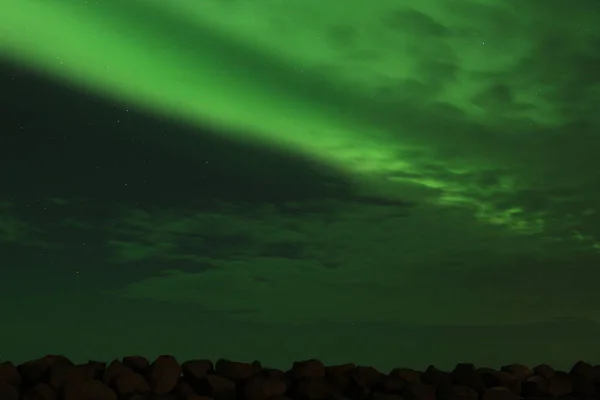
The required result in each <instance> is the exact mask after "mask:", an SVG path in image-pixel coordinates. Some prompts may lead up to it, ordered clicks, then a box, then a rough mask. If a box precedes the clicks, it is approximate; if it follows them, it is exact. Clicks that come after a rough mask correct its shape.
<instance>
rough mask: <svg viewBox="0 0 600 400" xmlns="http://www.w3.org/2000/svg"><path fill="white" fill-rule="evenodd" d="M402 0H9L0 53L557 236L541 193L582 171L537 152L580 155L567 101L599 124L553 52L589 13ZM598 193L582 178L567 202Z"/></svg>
mask: <svg viewBox="0 0 600 400" xmlns="http://www.w3.org/2000/svg"><path fill="white" fill-rule="evenodd" d="M401 3H402V4H403V5H398V4H399V2H398V1H395V0H382V1H379V2H377V4H376V5H374V4H373V3H372V2H363V1H358V0H356V1H350V2H348V1H345V2H326V3H324V2H323V1H316V0H303V1H301V2H300V1H288V2H273V1H267V0H263V1H253V2H248V1H216V0H209V1H197V0H178V1H175V2H165V1H158V0H151V1H149V0H146V1H141V0H129V1H127V2H123V1H103V2H95V1H85V2H84V1H80V2H72V1H66V0H55V1H52V2H48V1H33V0H19V1H17V0H8V1H4V2H3V4H2V6H0V55H2V56H3V57H4V58H7V59H9V60H12V61H18V62H22V63H25V64H27V65H28V66H30V67H32V68H35V69H38V70H40V71H42V72H44V73H48V74H50V75H52V76H55V77H60V78H62V79H64V80H65V81H67V82H69V83H72V84H73V85H76V86H79V87H82V88H86V89H87V90H90V91H93V92H97V93H100V94H102V95H104V96H107V97H111V98H118V99H119V100H125V101H128V102H131V103H133V104H136V105H138V106H140V107H144V108H147V109H152V110H155V111H157V112H160V113H162V114H164V115H166V116H170V117H174V118H178V119H181V120H183V121H186V122H189V123H192V124H198V125H199V126H206V125H207V124H210V125H213V126H215V127H217V128H219V131H220V132H222V134H224V135H231V136H232V137H234V138H236V139H239V140H251V141H255V142H262V143H264V144H265V145H268V146H276V147H278V148H281V149H282V150H283V149H285V150H286V151H289V150H291V151H293V152H297V153H300V154H302V155H304V156H307V157H312V158H315V159H316V160H319V161H324V162H326V163H328V164H329V165H330V166H331V167H333V168H336V169H340V170H342V171H344V172H345V173H347V174H348V175H349V177H350V178H353V179H355V180H356V181H357V183H359V184H360V185H359V186H360V187H362V189H363V190H365V191H376V192H377V193H378V194H380V195H384V196H390V197H394V198H395V197H397V198H402V199H412V200H416V201H422V202H429V203H432V204H436V205H438V206H459V207H465V208H467V209H470V210H472V214H473V216H474V217H475V218H477V219H478V220H480V221H482V222H485V223H490V224H495V225H501V226H504V227H506V228H508V229H510V230H512V231H514V232H518V233H522V234H544V235H547V236H555V237H556V236H559V234H558V233H556V232H558V231H561V233H560V235H564V234H565V233H564V232H562V231H563V230H564V229H565V227H564V226H563V225H564V224H562V222H561V218H562V217H561V214H560V212H561V211H560V206H557V204H559V202H560V199H559V198H557V197H555V196H554V195H553V194H552V193H555V192H556V191H558V192H560V188H562V187H563V186H564V185H570V184H577V185H585V184H586V183H589V182H588V180H589V179H591V178H590V177H585V176H581V174H579V172H575V171H576V170H575V168H573V169H572V170H570V169H569V166H566V167H564V168H560V169H559V168H556V167H555V166H551V167H549V166H548V162H549V160H551V159H552V157H553V156H554V155H557V154H561V153H563V152H567V153H568V152H577V151H579V154H578V157H583V158H586V157H587V158H590V159H591V153H590V150H589V148H590V146H589V143H588V144H587V145H582V146H584V147H582V148H581V149H579V148H578V147H577V144H575V143H572V142H570V141H569V142H568V143H566V146H567V147H565V143H564V140H563V136H564V133H562V132H561V129H566V127H569V126H570V125H571V124H574V123H576V122H581V118H582V115H585V119H586V122H587V124H588V125H587V126H596V127H597V126H598V125H597V124H598V117H597V116H596V115H590V113H589V112H587V111H589V110H588V107H589V106H588V104H590V101H591V100H593V99H597V97H598V93H600V89H599V88H600V86H599V85H598V83H597V81H590V80H589V79H588V80H586V78H585V77H586V76H589V74H588V75H586V74H585V72H586V71H575V70H573V69H570V68H571V67H570V65H571V64H569V62H570V61H568V60H570V59H573V57H570V56H569V55H568V54H570V55H575V56H577V57H580V58H581V57H583V56H584V55H586V54H588V53H589V52H590V51H592V50H593V48H594V43H595V42H594V38H597V35H598V32H597V28H595V25H594V24H593V22H594V18H595V17H596V15H595V14H594V13H591V12H588V11H586V10H584V8H581V9H579V10H570V9H567V8H566V6H565V7H563V6H561V5H560V3H559V2H556V1H554V2H553V1H550V3H552V6H551V7H550V6H548V7H545V10H546V11H545V13H538V12H536V10H537V7H538V6H537V5H536V4H537V3H536V2H535V1H529V2H527V1H525V2H523V1H521V2H511V1H505V0H479V1H477V0H462V1H447V2H442V1H436V0H415V1H405V2H401ZM563 3H566V2H563ZM561 16H562V18H559V17H561ZM559 39H560V40H559ZM559 49H560V50H559ZM562 49H564V52H563V51H562ZM567 49H568V52H569V53H568V54H563V53H565V52H567ZM578 68H580V67H578ZM574 88H578V91H577V92H576V93H577V95H576V96H575V95H574V90H575V89H574ZM580 159H581V158H580ZM554 168H556V169H554ZM550 177H551V178H550ZM555 189H556V190H555ZM545 192H548V193H549V194H548V195H546V194H544V193H545ZM532 193H533V194H535V195H537V196H538V197H540V198H544V199H545V200H544V201H543V204H541V205H540V204H538V203H540V202H539V201H538V202H536V201H533V202H529V201H528V199H529V198H530V195H531V194H532ZM597 197H598V196H597V194H595V193H594V194H591V193H590V194H589V195H586V194H581V195H580V199H579V204H580V211H579V212H580V215H579V216H577V215H576V216H575V217H574V218H583V213H584V212H586V210H587V212H588V213H589V212H590V210H591V212H592V213H595V212H596V210H595V208H594V204H596V200H598V198H597ZM568 235H569V236H571V237H572V236H573V235H574V233H568ZM580 237H584V238H586V239H585V240H586V245H588V246H590V247H594V246H598V244H597V241H598V239H597V238H596V237H595V235H594V234H592V233H591V232H586V233H582V234H580Z"/></svg>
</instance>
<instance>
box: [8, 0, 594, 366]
mask: <svg viewBox="0 0 600 400" xmlns="http://www.w3.org/2000/svg"><path fill="white" fill-rule="evenodd" d="M400 3H401V4H402V5H399V4H400ZM598 20H600V8H599V7H598V5H597V3H596V2H594V1H592V0H580V1H577V2H576V3H573V2H567V1H563V0H544V1H542V0H526V1H516V0H508V1H507V0H448V1H440V0H411V1H405V2H398V1H392V0H381V1H378V2H376V4H375V3H374V2H363V1H358V0H351V1H344V2H342V1H339V2H333V1H328V2H324V1H322V0H320V1H317V0H303V1H299V0H289V1H274V0H255V1H242V0H237V1H234V0H229V1H217V0H202V1H198V0H177V1H171V2H167V1H159V0H144V1H142V0H127V1H89V0H88V1H78V2H75V1H72V0H54V1H52V2H47V1H37V0H19V1H18V0H6V1H4V2H2V3H1V4H0V57H1V59H2V61H3V63H4V64H3V65H4V69H3V73H2V77H1V79H2V81H1V86H0V88H2V89H1V90H2V93H1V94H0V95H1V96H2V103H1V104H2V107H3V111H1V112H0V118H1V122H2V126H1V128H2V130H3V132H8V134H6V133H4V134H3V137H2V139H0V140H1V141H0V151H2V152H3V153H2V154H3V156H2V158H0V182H4V183H3V185H2V186H0V199H1V200H2V202H1V205H0V250H1V249H4V250H2V252H0V254H4V256H0V263H1V264H2V265H9V267H8V269H5V271H8V272H4V274H5V278H6V279H3V280H2V283H1V284H0V285H2V288H3V289H4V290H5V293H9V294H10V296H9V297H7V300H6V301H7V304H9V303H12V302H15V303H18V304H21V303H22V304H23V305H22V307H23V308H24V309H27V310H29V311H28V313H32V312H33V310H34V309H36V307H38V306H40V305H42V304H46V306H48V307H50V308H51V309H52V310H54V311H52V312H51V313H50V314H52V315H53V316H52V317H48V318H52V319H53V320H56V321H69V322H65V324H71V325H69V326H70V328H69V331H77V330H82V331H86V329H87V330H89V331H90V332H104V331H102V329H101V328H99V327H98V326H96V325H94V324H96V323H99V324H100V322H97V321H96V320H95V319H93V318H92V316H93V317H94V318H99V320H103V321H109V320H117V321H122V322H120V323H121V324H123V325H125V324H126V323H127V322H128V321H134V322H135V323H136V324H141V325H143V326H151V325H152V324H156V323H157V322H156V321H159V320H161V318H162V319H168V320H169V321H171V322H170V323H172V324H173V325H174V326H188V328H189V329H190V332H192V331H194V330H195V329H196V330H197V329H200V327H202V329H206V328H205V326H207V325H210V326H216V328H214V329H215V331H214V332H212V331H211V332H212V333H211V334H213V335H214V336H215V337H217V338H224V337H228V336H227V334H225V333H223V332H225V331H227V332H229V331H233V330H235V331H244V332H248V333H247V335H248V338H249V339H248V341H249V342H251V343H252V344H248V343H245V346H246V348H250V347H252V346H255V349H257V350H256V351H250V350H244V351H242V350H240V349H237V350H228V349H227V346H226V345H225V340H224V341H223V342H219V343H222V344H219V345H218V346H216V348H219V349H220V350H221V352H220V354H216V353H215V354H211V355H210V356H212V357H217V356H221V355H223V356H230V357H231V358H244V357H251V355H253V357H254V358H261V359H265V360H266V361H267V362H268V361H269V360H272V362H273V363H278V362H290V361H291V358H290V357H294V358H303V357H304V356H306V357H312V356H316V357H323V358H327V357H329V358H330V359H331V360H332V362H337V361H344V360H342V359H343V358H344V357H347V358H348V359H351V360H352V359H355V358H361V357H362V362H364V363H372V364H374V365H386V366H388V365H392V364H394V361H393V360H392V359H391V358H386V357H391V356H390V355H387V354H386V352H385V351H384V350H382V349H383V347H382V349H379V347H378V343H387V342H386V341H388V342H389V341H393V340H394V337H397V336H402V335H403V333H402V332H404V334H405V335H406V336H407V337H413V338H414V340H417V338H423V337H427V345H428V346H431V348H435V349H436V351H437V353H439V354H441V355H440V356H439V357H440V358H439V359H438V362H439V363H445V362H450V363H451V361H452V360H453V359H454V360H455V361H458V360H456V358H457V357H460V354H465V357H467V358H469V357H470V358H473V357H474V356H475V355H477V356H478V357H481V358H480V360H475V361H481V362H486V361H487V360H490V362H496V360H501V359H502V357H508V358H509V360H507V361H511V360H512V361H520V360H515V359H516V358H518V357H520V355H523V357H525V358H528V359H531V360H534V359H536V357H538V358H539V357H541V355H540V354H543V353H541V352H542V351H543V348H544V346H547V344H542V343H541V342H536V340H535V338H536V337H538V335H537V334H534V333H533V332H537V331H536V329H539V330H540V331H543V332H547V339H544V340H548V341H550V342H551V343H560V346H562V347H563V348H564V350H560V351H557V353H556V354H553V355H552V356H551V357H554V359H550V360H540V362H541V361H549V362H557V363H561V362H565V363H569V362H571V361H572V360H571V359H569V358H568V357H569V356H570V355H571V354H572V356H573V357H575V358H577V357H579V358H582V357H584V356H585V355H586V354H584V355H581V354H575V352H577V351H579V352H583V351H588V347H586V346H588V342H587V340H588V339H586V337H587V336H585V335H584V334H583V333H580V331H581V330H583V328H579V327H580V326H584V327H585V330H586V332H588V331H589V332H590V333H589V335H590V337H592V336H593V334H592V333H591V332H595V333H594V334H596V335H597V332H598V331H600V328H599V327H598V324H600V318H598V311H599V310H600V294H598V291H597V283H596V282H597V281H598V280H599V279H600V272H598V266H599V265H600V228H599V227H600V216H599V214H598V204H600V157H598V154H599V151H600V134H599V133H598V132H600V119H599V117H598V113H597V112H596V109H597V107H598V104H600V78H599V75H598V71H599V70H600V52H599V51H598V50H599V49H600V28H599V27H598V24H597V21H598ZM4 88H6V89H4ZM6 149H14V151H13V150H11V151H9V152H7V151H6ZM34 255H35V256H34ZM32 277H37V278H35V279H36V280H39V283H35V282H33V283H32V282H31V279H32ZM15 282H17V284H15ZM42 282H44V283H45V282H52V284H51V285H48V286H46V285H45V284H42ZM30 284H31V285H33V286H34V287H36V288H37V290H38V291H39V293H43V294H40V298H39V299H37V300H36V299H34V298H30V297H28V295H23V293H24V292H23V291H19V290H18V289H19V288H22V287H24V286H28V285H30ZM61 285H63V286H61ZM51 287H55V289H51ZM25 293H27V292H25ZM9 299H11V300H9ZM274 299H276V300H274ZM3 301H4V300H3ZM90 309H93V310H96V311H94V312H90ZM20 310H21V308H19V307H15V308H14V310H13V309H11V311H9V312H8V314H7V316H6V318H7V319H8V320H9V321H10V322H11V326H14V327H15V328H14V330H13V331H10V332H8V333H6V334H7V335H12V334H15V335H16V333H14V332H21V331H23V330H26V331H28V332H29V331H31V330H35V327H36V325H35V324H36V322H31V321H30V320H27V321H24V320H22V315H23V313H22V311H20ZM99 310H101V311H99ZM127 310H128V311H127ZM127 313H130V314H127ZM92 314H93V315H92ZM98 315H101V316H102V317H97V316H98ZM126 315H127V316H126ZM133 316H135V317H133ZM94 321H96V322H94ZM190 321H193V322H190ZM39 323H40V324H41V322H39ZM267 326H268V328H265V327H267ZM221 327H223V328H221ZM225 327H227V328H225ZM490 327H493V328H490ZM574 327H577V328H574ZM57 329H58V328H57ZM124 329H126V328H124ZM157 329H158V330H159V331H160V328H157ZM219 329H222V331H219ZM481 329H483V330H485V332H488V331H487V330H493V331H494V332H500V331H502V332H504V330H509V331H510V330H512V331H510V332H512V333H511V334H508V335H509V336H511V335H512V337H513V338H514V336H515V335H516V336H519V337H521V338H523V339H522V340H523V343H521V342H519V343H517V344H511V346H513V347H511V348H510V349H508V350H507V348H506V346H508V344H505V343H503V342H502V340H503V339H502V338H501V337H494V336H493V334H491V333H489V332H488V333H486V335H488V336H489V337H490V338H491V339H489V340H491V341H492V342H493V343H495V344H494V345H490V344H489V343H487V344H486V343H484V342H485V341H484V342H482V343H481V346H483V347H486V346H491V347H493V349H488V350H487V351H488V352H487V353H485V354H484V353H482V352H481V351H480V350H474V348H470V347H469V346H470V343H471V344H472V343H476V340H474V339H473V338H472V337H471V336H469V335H475V336H478V337H480V336H481V335H483V334H481V333H474V332H480V331H479V330H481ZM303 330H304V331H303ZM315 330H319V331H321V330H322V331H323V332H327V333H326V334H324V335H321V336H319V338H320V339H316V338H313V337H312V336H311V333H310V332H314V331H315ZM265 331H269V332H278V333H277V335H278V337H280V338H281V339H280V341H281V343H280V344H279V346H280V347H281V349H283V350H281V351H280V352H279V353H277V355H274V354H270V353H269V351H268V350H265V349H266V348H267V347H268V346H267V345H268V342H269V340H272V338H270V339H268V340H266V339H265V338H264V337H263V336H262V335H263V333H264V332H265ZM450 331H451V332H454V333H448V332H450ZM11 332H13V333H11ZM57 332H58V331H57ZM216 332H218V333H216ZM299 332H304V333H303V334H302V335H301V334H300V333H299ZM407 332H410V333H407ZM422 332H433V333H429V334H428V335H429V336H428V335H425V336H424V335H423V334H422ZM456 332H459V333H456ZM515 332H517V333H515ZM552 332H554V333H552ZM565 332H569V333H568V334H565ZM575 332H579V333H578V334H580V335H583V336H585V337H583V336H582V337H578V336H576V333H575ZM105 334H106V333H105ZM162 334H164V335H167V336H168V334H167V333H164V332H163V333H162ZM190 334H191V333H190ZM19 335H20V334H19ZM90 335H92V336H94V335H93V334H91V333H90ZM132 335H133V333H132V334H126V335H125V336H127V337H129V339H124V341H123V344H122V345H120V346H121V347H119V349H118V351H117V350H114V351H115V352H116V353H122V354H125V353H128V352H129V351H128V348H132V349H133V350H132V351H134V352H135V351H139V352H151V351H156V352H160V351H163V352H180V354H181V355H182V357H184V358H185V357H188V358H189V357H192V356H194V355H193V354H191V355H186V354H187V352H188V348H187V347H186V344H185V341H181V343H178V344H177V346H180V347H177V348H176V349H170V348H169V347H168V346H167V347H165V348H164V349H163V348H160V349H156V350H154V348H153V347H152V346H153V344H152V343H153V342H152V341H151V339H150V338H154V339H155V341H156V340H158V339H156V337H155V336H152V335H150V336H149V338H148V340H147V342H144V345H143V346H142V345H140V347H139V348H136V347H135V346H136V343H137V342H136V341H135V340H134V339H131V338H132V337H133V336H132ZM156 335H159V332H157V333H156ZM207 335H210V334H208V333H207ZM411 335H412V336H411ZM498 335H500V334H498ZM528 335H529V336H530V337H531V338H534V339H526V337H529V336H528ZM553 335H555V336H553ZM59 336H60V335H59V333H56V337H59ZM130 336H131V337H130ZM159 336H160V335H159ZM365 336H369V337H372V338H373V339H372V340H373V342H374V343H373V344H366V345H365V347H364V348H363V347H361V348H360V349H355V350H351V351H347V350H346V351H345V350H343V349H341V348H340V349H335V350H330V347H331V346H334V345H335V343H338V339H336V338H339V337H342V339H339V343H345V344H344V345H347V346H349V347H355V345H351V343H355V342H356V341H357V340H360V339H359V338H364V337H365ZM23 337H26V335H23ZM449 337H452V338H454V339H452V340H448V338H449ZM467 337H469V339H465V338H467ZM492 337H493V338H492ZM214 340H217V339H214ZM303 340H305V341H306V343H311V344H310V345H309V344H306V345H305V346H304V347H306V348H307V349H308V350H307V351H306V352H305V353H303V352H302V351H300V350H298V349H301V348H303V345H301V343H303ZM319 340H320V341H319ZM528 340H529V342H527V341H528ZM57 342H60V340H59V339H57ZM100 342H102V341H101V340H100ZM458 342H460V343H462V344H456V343H458ZM525 342H527V343H526V344H525ZM71 343H73V341H71ZM82 343H83V342H82ZM332 343H333V344H332ZM507 343H508V341H507ZM511 343H513V342H512V341H511ZM51 345H52V342H51V341H49V342H48V343H47V344H46V347H49V346H51ZM129 345H130V346H131V347H128V346H129ZM23 346H25V345H23ZM63 346H64V351H65V352H72V353H73V354H74V358H77V357H85V356H88V354H89V355H90V356H91V355H93V354H96V353H94V352H93V351H92V350H89V349H86V350H85V351H82V350H81V349H82V348H85V346H84V345H83V344H81V345H72V346H71V345H69V344H67V342H65V344H64V345H63ZM77 346H82V347H77ZM107 346H108V345H107ZM189 346H190V348H194V346H193V345H189ZM239 346H242V344H240V345H239ZM265 346H267V347H265ZM340 346H341V345H340ZM461 346H462V347H461ZM472 346H476V344H472ZM536 346H539V349H538V347H536ZM578 346H579V347H578ZM109 347H110V346H109ZM109 347H106V346H105V347H103V345H98V348H102V349H104V350H102V351H103V352H104V353H106V352H110V351H113V350H112V348H109ZM234 347H235V346H234ZM240 348H241V347H240ZM459 348H460V349H461V351H463V350H464V352H463V353H460V352H459V351H458V350H456V352H455V353H453V351H454V350H452V349H459ZM261 349H262V350H261ZM328 349H329V350H328ZM527 349H530V350H527ZM11 351H13V350H11ZM39 351H40V352H42V351H43V350H41V349H40V350H39ZM48 351H49V352H56V351H54V350H52V349H50V348H48ZM86 351H87V352H86ZM215 351H216V350H215ZM228 351H231V354H225V353H227V352H228ZM353 351H354V352H355V353H353ZM399 351H400V350H399ZM401 351H402V352H405V354H406V359H409V360H411V362H414V363H420V362H423V363H425V364H427V363H434V362H436V359H432V358H435V357H434V355H428V356H423V357H425V358H427V359H422V358H420V357H421V356H419V355H418V354H416V353H415V354H413V353H410V351H412V350H411V347H410V346H408V347H407V348H406V349H403V350H401ZM528 351H529V353H528ZM98 352H99V353H102V352H101V351H99V350H98ZM21 353H23V351H20V349H19V348H18V346H17V347H16V348H15V349H14V353H11V355H10V357H14V358H19V357H21V356H20V354H21ZM84 353H85V354H84ZM437 353H436V354H437ZM111 354H112V353H111ZM321 354H324V355H322V356H321ZM371 354H375V355H373V356H372V358H369V357H371V356H370V355H371ZM115 355H116V354H115ZM2 356H3V358H6V357H7V356H6V355H2ZM32 356H33V355H32ZM96 357H100V358H105V356H103V355H102V354H98V355H96ZM106 357H108V356H106ZM269 357H271V358H269ZM286 357H287V358H286ZM590 357H596V361H597V358H598V355H597V354H591V355H590ZM523 361H527V360H523ZM418 366H421V365H418Z"/></svg>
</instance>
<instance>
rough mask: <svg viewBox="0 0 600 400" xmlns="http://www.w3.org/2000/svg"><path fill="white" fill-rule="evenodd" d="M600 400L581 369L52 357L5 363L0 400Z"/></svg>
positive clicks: (594, 372) (598, 388)
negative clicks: (385, 368) (280, 365)
mask: <svg viewBox="0 0 600 400" xmlns="http://www.w3.org/2000/svg"><path fill="white" fill-rule="evenodd" d="M554 398H559V399H565V400H567V399H573V400H574V399H586V400H593V399H596V400H600V366H599V365H596V366H592V365H590V364H588V363H586V362H583V361H579V362H577V363H576V364H575V365H574V366H573V367H572V368H571V370H570V371H568V372H566V371H557V370H554V369H553V368H552V367H551V366H549V365H544V364H542V365H538V366H536V367H534V368H529V367H527V366H524V365H520V364H512V365H507V366H503V367H501V368H500V369H499V370H495V369H492V368H476V367H475V366H474V365H472V364H466V363H461V364H457V365H456V367H455V368H454V370H453V371H441V370H439V369H437V368H435V367H434V366H430V367H429V368H427V370H426V371H416V370H413V369H410V368H394V369H393V370H392V371H390V372H389V373H383V372H380V371H378V370H377V369H375V368H372V367H368V366H357V365H354V364H344V365H332V366H325V365H324V364H323V363H322V362H321V361H319V360H314V359H312V360H306V361H299V362H295V363H294V364H293V366H292V368H291V369H290V370H288V371H281V370H277V369H273V368H266V367H263V366H262V365H261V364H260V362H258V361H255V362H253V363H251V364H249V363H242V362H234V361H228V360H219V361H217V362H216V364H213V363H212V362H211V361H210V360H190V361H185V362H183V363H181V364H180V363H179V362H178V361H177V360H176V359H175V358H174V357H173V356H169V355H163V356H160V357H158V358H157V359H156V360H154V361H153V362H149V361H148V359H146V358H144V357H140V356H130V357H124V358H123V359H122V360H121V361H119V360H115V361H112V362H111V363H110V364H108V365H107V364H106V363H105V362H100V361H89V362H87V363H85V364H78V365H75V364H74V363H72V362H71V361H70V360H69V359H67V358H66V357H63V356H60V355H49V356H45V357H43V358H40V359H37V360H32V361H28V362H25V363H23V364H21V365H14V364H13V363H11V362H9V361H6V362H2V363H0V400H19V399H27V400H121V399H126V400H211V399H214V400H236V399H243V400H266V399H269V400H289V399H293V400H296V399H297V400H363V399H364V400H479V399H481V400H516V399H554Z"/></svg>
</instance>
